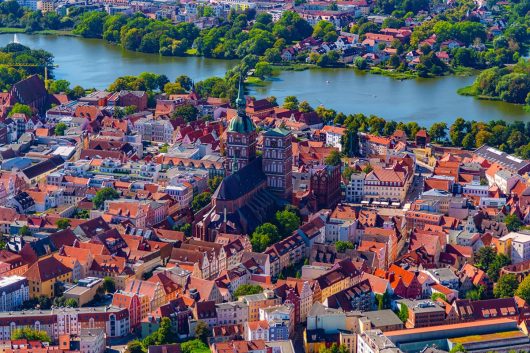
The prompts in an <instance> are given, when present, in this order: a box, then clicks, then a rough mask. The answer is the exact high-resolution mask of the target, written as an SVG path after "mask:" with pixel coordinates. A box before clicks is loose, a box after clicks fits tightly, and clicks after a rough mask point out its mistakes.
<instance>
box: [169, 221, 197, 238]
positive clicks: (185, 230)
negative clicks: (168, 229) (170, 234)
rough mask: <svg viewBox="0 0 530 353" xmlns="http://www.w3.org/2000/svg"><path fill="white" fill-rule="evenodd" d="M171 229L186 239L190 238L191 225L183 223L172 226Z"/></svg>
mask: <svg viewBox="0 0 530 353" xmlns="http://www.w3.org/2000/svg"><path fill="white" fill-rule="evenodd" d="M173 229H175V230H177V231H179V232H182V233H184V235H185V236H186V237H191V231H192V229H191V224H189V223H184V224H181V225H180V226H174V227H173Z"/></svg>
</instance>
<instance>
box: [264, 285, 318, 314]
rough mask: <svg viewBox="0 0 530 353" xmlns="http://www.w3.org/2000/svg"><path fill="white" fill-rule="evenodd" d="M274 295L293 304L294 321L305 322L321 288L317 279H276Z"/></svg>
mask: <svg viewBox="0 0 530 353" xmlns="http://www.w3.org/2000/svg"><path fill="white" fill-rule="evenodd" d="M274 291H275V293H276V295H278V296H279V297H281V298H282V299H283V302H284V303H285V302H289V303H291V304H293V305H294V306H295V321H296V322H305V321H306V320H307V315H308V314H309V311H310V310H311V307H312V306H313V303H314V302H315V301H316V298H321V297H322V295H321V290H320V286H319V284H318V282H317V281H315V280H306V279H301V278H287V279H286V280H281V279H280V280H278V281H277V282H276V287H275V289H274Z"/></svg>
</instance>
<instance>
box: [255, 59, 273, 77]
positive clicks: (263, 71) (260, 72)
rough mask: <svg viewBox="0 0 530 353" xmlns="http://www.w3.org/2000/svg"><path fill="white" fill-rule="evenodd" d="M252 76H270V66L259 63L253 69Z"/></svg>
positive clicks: (265, 63) (262, 62)
mask: <svg viewBox="0 0 530 353" xmlns="http://www.w3.org/2000/svg"><path fill="white" fill-rule="evenodd" d="M254 75H256V76H258V77H259V78H264V77H265V76H270V75H272V65H271V64H270V63H268V62H265V61H260V62H259V63H257V64H256V67H255V68H254Z"/></svg>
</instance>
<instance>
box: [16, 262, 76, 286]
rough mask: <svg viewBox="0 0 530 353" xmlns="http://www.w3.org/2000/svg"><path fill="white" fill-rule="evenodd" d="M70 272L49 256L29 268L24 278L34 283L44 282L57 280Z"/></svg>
mask: <svg viewBox="0 0 530 353" xmlns="http://www.w3.org/2000/svg"><path fill="white" fill-rule="evenodd" d="M69 272H72V270H71V269H70V268H68V267H67V266H65V265H64V264H63V263H62V262H61V261H59V260H57V259H56V258H55V257H53V256H50V257H47V258H44V259H41V260H38V261H37V262H36V263H34V264H33V265H31V266H30V268H29V269H28V271H27V272H26V273H25V274H24V276H25V277H26V278H27V279H28V280H30V281H34V282H46V281H49V280H50V279H52V278H57V277H59V276H62V275H64V274H67V273H69Z"/></svg>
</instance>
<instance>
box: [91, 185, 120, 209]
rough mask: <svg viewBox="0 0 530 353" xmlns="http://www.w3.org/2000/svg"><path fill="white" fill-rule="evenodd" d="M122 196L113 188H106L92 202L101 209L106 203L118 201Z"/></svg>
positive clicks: (98, 192)
mask: <svg viewBox="0 0 530 353" xmlns="http://www.w3.org/2000/svg"><path fill="white" fill-rule="evenodd" d="M119 196H120V194H119V193H118V192H117V191H116V190H114V189H113V188H111V187H105V188H103V189H100V190H98V191H97V192H96V196H94V198H93V199H92V202H93V203H94V205H95V206H96V208H101V206H103V204H104V203H105V201H107V200H114V199H117V198H118V197H119Z"/></svg>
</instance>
